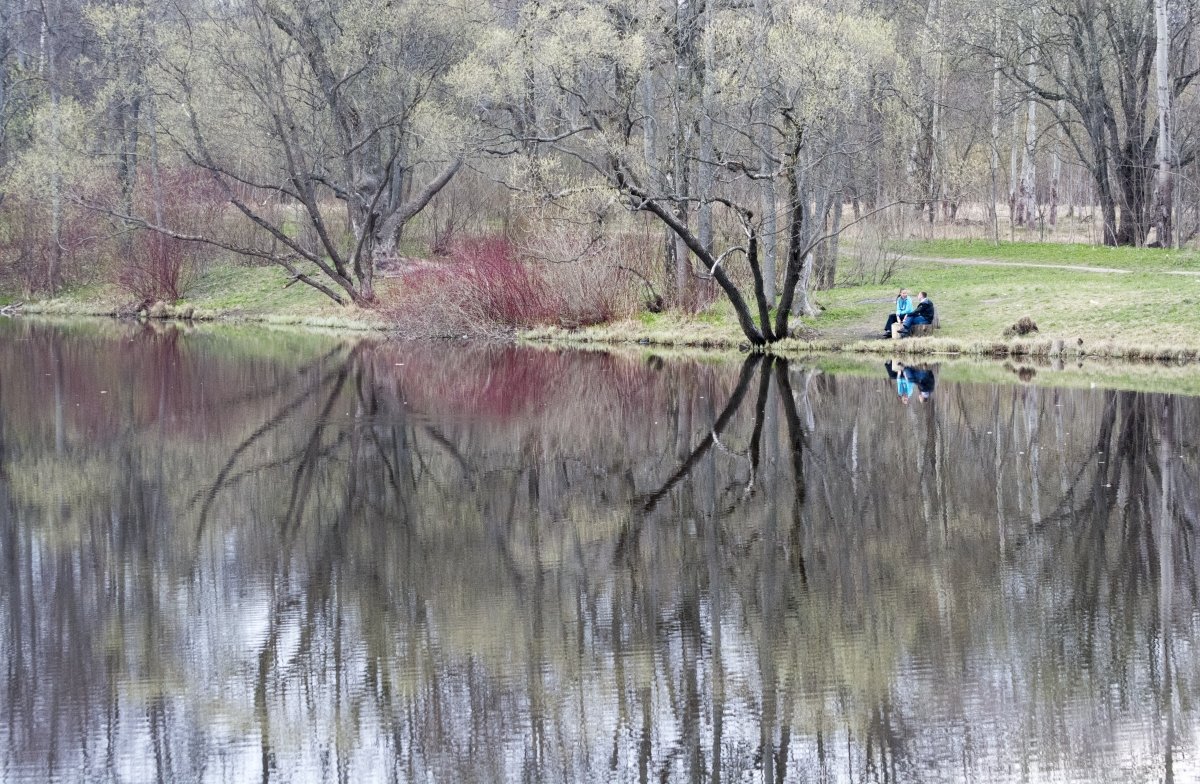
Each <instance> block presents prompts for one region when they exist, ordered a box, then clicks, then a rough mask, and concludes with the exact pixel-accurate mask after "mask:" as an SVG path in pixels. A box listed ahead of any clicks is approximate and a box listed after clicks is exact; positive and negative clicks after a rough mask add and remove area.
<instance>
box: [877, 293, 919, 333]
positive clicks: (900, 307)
mask: <svg viewBox="0 0 1200 784" xmlns="http://www.w3.org/2000/svg"><path fill="white" fill-rule="evenodd" d="M912 309H913V305H912V300H911V299H909V298H908V289H900V293H899V294H897V295H896V312H895V313H892V314H891V315H890V316H888V318H887V323H886V324H884V325H883V336H884V337H885V338H890V337H891V336H892V325H893V324H895V323H896V322H897V321H899V322H901V323H903V322H904V317H905V316H907V315H908V314H909V313H912Z"/></svg>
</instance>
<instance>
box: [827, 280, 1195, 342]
mask: <svg viewBox="0 0 1200 784" xmlns="http://www.w3.org/2000/svg"><path fill="white" fill-rule="evenodd" d="M901 285H903V286H907V287H909V288H910V289H912V290H914V291H916V290H918V289H925V290H928V291H929V292H930V297H931V299H933V301H934V303H935V305H936V306H937V309H938V314H939V317H940V320H941V325H942V326H941V329H940V330H939V332H938V337H939V338H947V339H953V340H956V341H958V342H960V343H963V344H968V343H972V342H994V341H1001V340H1004V336H1003V332H1004V329H1005V328H1006V327H1007V326H1009V325H1011V324H1012V323H1013V322H1015V321H1016V320H1017V319H1019V318H1020V317H1022V316H1029V317H1031V318H1032V319H1033V320H1034V321H1035V322H1037V325H1038V327H1039V332H1038V333H1037V334H1036V335H1035V336H1032V337H1036V338H1037V339H1039V340H1047V341H1053V340H1055V339H1061V340H1064V341H1068V342H1072V343H1075V344H1077V343H1078V341H1079V340H1080V339H1082V340H1083V341H1084V346H1085V349H1086V348H1087V347H1088V346H1089V345H1092V344H1102V343H1103V344H1113V345H1117V346H1129V347H1152V346H1156V347H1163V348H1169V347H1175V348H1193V349H1200V276H1195V277H1193V276H1180V275H1168V274H1164V273H1162V272H1150V271H1146V272H1133V273H1129V274H1121V275H1117V274H1114V273H1104V272H1094V273H1093V272H1080V271H1074V270H1062V269H1054V268H1044V269H1042V268H1038V267H997V266H957V265H946V264H938V263H936V262H926V261H917V260H913V261H907V262H903V263H902V264H901V267H900V269H899V273H898V274H897V276H896V278H895V279H894V280H892V281H890V282H889V283H888V284H886V285H876V286H853V287H842V288H836V289H834V290H832V291H826V292H819V293H818V294H817V297H816V298H817V301H818V302H820V303H821V304H822V305H823V306H825V307H826V308H827V310H826V312H825V313H823V314H822V315H821V316H820V317H818V318H816V319H814V320H812V321H811V325H812V326H814V327H816V328H817V329H820V330H822V331H824V332H826V333H828V334H830V335H831V336H833V337H842V338H844V339H853V338H855V337H867V336H872V335H873V334H874V333H876V332H881V331H882V328H883V322H884V320H885V319H886V317H887V314H888V312H889V311H890V307H891V299H892V297H894V296H895V292H896V289H897V288H898V287H899V286H901ZM880 342H882V341H880ZM1110 353H1111V352H1110Z"/></svg>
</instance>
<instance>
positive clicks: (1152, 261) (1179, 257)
mask: <svg viewBox="0 0 1200 784" xmlns="http://www.w3.org/2000/svg"><path fill="white" fill-rule="evenodd" d="M895 248H896V250H898V251H900V252H902V253H905V254H910V255H914V256H935V257H941V258H947V259H986V260H988V261H1007V262H1018V263H1023V264H1069V265H1073V266H1085V267H1112V268H1114V269H1128V270H1152V269H1154V270H1176V271H1200V253H1197V252H1196V251H1194V250H1179V251H1176V250H1164V249H1161V248H1110V247H1106V246H1103V245H1078V244H1066V243H1055V242H1002V243H1000V244H999V245H996V244H995V243H993V242H989V241H986V240H966V239H946V240H912V241H908V242H902V243H897V244H896V245H895Z"/></svg>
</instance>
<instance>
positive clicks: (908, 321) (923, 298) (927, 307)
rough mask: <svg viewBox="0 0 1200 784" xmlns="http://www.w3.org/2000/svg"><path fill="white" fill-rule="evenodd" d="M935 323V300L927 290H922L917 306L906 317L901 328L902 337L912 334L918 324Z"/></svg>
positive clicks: (918, 296)
mask: <svg viewBox="0 0 1200 784" xmlns="http://www.w3.org/2000/svg"><path fill="white" fill-rule="evenodd" d="M932 323H933V300H931V299H930V298H929V294H928V293H927V292H924V291H922V292H921V293H920V294H918V295H917V307H916V308H914V309H913V312H912V313H909V314H908V315H907V316H905V317H904V326H902V327H901V328H900V337H902V338H906V337H908V336H909V335H910V334H912V329H913V327H915V326H917V325H918V324H932Z"/></svg>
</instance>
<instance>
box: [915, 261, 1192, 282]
mask: <svg viewBox="0 0 1200 784" xmlns="http://www.w3.org/2000/svg"><path fill="white" fill-rule="evenodd" d="M900 259H901V261H927V262H932V263H934V264H955V265H959V266H963V267H1024V268H1026V269H1057V270H1068V271H1070V272H1095V273H1104V274H1109V275H1132V274H1133V273H1134V272H1158V273H1160V274H1163V275H1182V276H1183V277H1187V278H1197V277H1200V272H1198V271H1193V270H1127V269H1117V268H1116V267H1089V266H1086V265H1083V264H1041V263H1038V262H1036V261H997V260H996V259H975V258H965V259H952V258H946V257H945V256H908V255H905V256H901V257H900Z"/></svg>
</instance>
